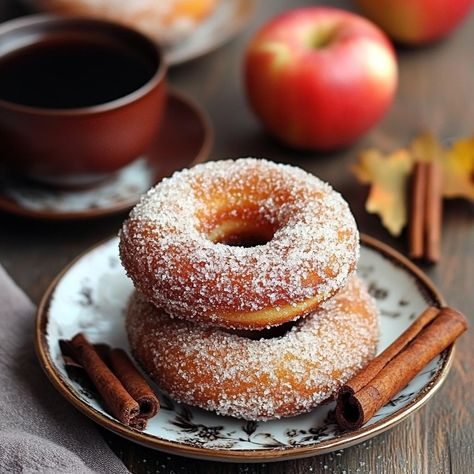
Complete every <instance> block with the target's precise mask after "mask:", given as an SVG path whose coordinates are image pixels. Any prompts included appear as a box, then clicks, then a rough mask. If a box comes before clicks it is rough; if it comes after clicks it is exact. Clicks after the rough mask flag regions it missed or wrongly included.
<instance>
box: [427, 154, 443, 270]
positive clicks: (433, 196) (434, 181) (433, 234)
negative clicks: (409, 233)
mask: <svg viewBox="0 0 474 474" xmlns="http://www.w3.org/2000/svg"><path fill="white" fill-rule="evenodd" d="M441 186H442V174H441V166H440V164H439V163H438V162H435V161H432V162H430V163H428V164H427V168H426V204H425V252H424V253H425V255H424V257H425V258H426V260H428V261H429V262H432V263H436V262H438V261H439V259H440V254H441V251H440V244H441V218H442V206H443V201H442V196H441V192H442V190H441Z"/></svg>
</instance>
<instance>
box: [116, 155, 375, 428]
mask: <svg viewBox="0 0 474 474" xmlns="http://www.w3.org/2000/svg"><path fill="white" fill-rule="evenodd" d="M120 255H121V259H122V263H123V265H124V267H125V269H126V270H127V273H128V275H129V276H130V278H131V279H132V280H133V283H134V285H135V288H136V290H137V291H136V292H135V294H134V295H133V296H132V298H131V300H130V303H129V307H128V312H127V322H126V324H127V332H128V337H129V341H130V346H131V350H132V353H133V355H134V357H135V358H136V359H137V361H138V362H139V363H140V365H141V366H142V367H143V368H144V370H145V371H146V372H147V373H149V374H150V376H151V377H152V378H153V379H154V380H155V381H156V383H157V384H158V385H159V386H160V387H161V388H162V389H163V390H165V391H167V392H168V393H169V394H170V396H171V397H173V398H174V399H176V400H178V401H181V402H185V403H188V404H190V405H195V406H199V407H201V408H205V409H209V410H214V411H216V412H217V413H219V414H222V415H231V416H235V417H239V418H245V419H250V420H266V419H272V418H279V417H283V416H293V415H296V414H299V413H303V412H307V411H309V410H311V409H312V408H314V407H315V406H317V405H319V404H321V403H323V402H325V401H327V400H329V399H331V397H332V396H333V394H334V393H335V392H336V391H337V389H338V388H339V387H340V386H341V385H342V384H343V383H344V382H345V381H346V380H348V379H349V378H350V377H351V376H352V375H353V374H354V373H355V372H357V371H358V370H359V369H360V368H362V366H363V365H364V364H366V363H367V362H368V361H369V360H370V358H371V357H373V355H374V353H375V349H376V343H377V339H378V314H377V310H376V307H375V304H374V302H373V300H372V298H371V297H370V296H369V295H368V293H367V291H366V289H365V287H364V285H363V284H362V283H361V282H360V280H359V279H358V278H357V276H356V275H355V268H356V264H357V261H358V256H359V235H358V231H357V227H356V224H355V221H354V218H353V216H352V214H351V212H350V210H349V207H348V205H347V203H346V202H345V201H344V200H343V198H342V197H341V196H340V195H339V194H338V193H336V192H335V191H334V190H333V189H332V188H331V187H330V186H329V185H328V184H326V183H324V182H322V181H321V180H319V179H318V178H316V177H315V176H313V175H310V174H308V173H306V172H304V171H303V170H300V169H298V168H295V167H291V166H288V165H281V164H276V163H272V162H269V161H266V160H257V159H252V158H246V159H239V160H235V161H233V160H227V161H219V162H210V163H206V164H202V165H198V166H195V167H194V168H192V169H189V170H184V171H180V172H177V173H175V174H174V175H173V176H172V177H171V178H169V179H165V180H163V181H162V182H161V183H160V184H159V185H157V186H156V187H155V188H153V189H151V190H150V191H149V192H148V193H147V194H146V195H145V196H144V197H143V198H142V200H141V201H140V203H139V204H138V205H137V206H136V207H135V208H134V209H133V210H132V212H131V214H130V217H129V218H128V219H127V220H126V221H125V223H124V225H123V228H122V231H121V236H120Z"/></svg>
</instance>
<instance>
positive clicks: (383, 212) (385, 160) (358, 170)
mask: <svg viewBox="0 0 474 474" xmlns="http://www.w3.org/2000/svg"><path fill="white" fill-rule="evenodd" d="M412 167H413V159H412V156H411V155H410V153H409V152H408V151H407V150H398V151H395V152H394V153H392V154H390V155H388V156H384V155H383V154H382V153H381V152H380V151H378V150H375V149H371V150H367V151H365V152H363V153H362V154H361V155H360V156H359V162H358V163H357V164H356V165H355V166H354V167H353V171H354V173H355V175H356V176H357V178H358V179H359V181H361V182H362V183H365V184H370V185H371V188H370V192H369V197H368V199H367V202H366V204H365V208H366V210H367V211H368V212H370V213H374V214H378V215H379V216H380V218H381V219H382V224H383V225H384V227H386V228H387V229H388V231H389V232H390V233H391V234H392V235H400V233H401V231H402V229H403V227H404V226H405V225H406V223H407V219H408V217H407V201H406V200H407V185H408V179H409V177H410V173H411V170H412Z"/></svg>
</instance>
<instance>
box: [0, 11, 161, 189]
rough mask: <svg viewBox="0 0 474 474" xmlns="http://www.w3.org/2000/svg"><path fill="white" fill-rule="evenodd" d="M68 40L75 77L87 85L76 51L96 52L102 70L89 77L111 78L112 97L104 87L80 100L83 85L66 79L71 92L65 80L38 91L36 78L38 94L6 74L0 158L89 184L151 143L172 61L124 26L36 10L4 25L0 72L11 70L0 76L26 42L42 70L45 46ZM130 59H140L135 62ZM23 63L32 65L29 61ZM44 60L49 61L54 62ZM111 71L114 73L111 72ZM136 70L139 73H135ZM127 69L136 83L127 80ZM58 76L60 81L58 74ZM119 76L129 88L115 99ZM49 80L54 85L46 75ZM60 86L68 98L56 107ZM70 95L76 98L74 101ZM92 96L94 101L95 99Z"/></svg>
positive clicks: (63, 180) (46, 178) (30, 171)
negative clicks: (81, 76)
mask: <svg viewBox="0 0 474 474" xmlns="http://www.w3.org/2000/svg"><path fill="white" fill-rule="evenodd" d="M81 42H83V43H84V45H82V44H81ZM62 43H63V50H64V51H70V53H69V52H68V54H67V55H66V56H65V58H66V59H67V61H65V62H67V63H68V64H69V66H70V70H68V71H69V72H71V71H73V72H72V73H71V74H73V75H72V76H71V75H70V77H69V80H71V81H72V82H73V83H75V82H77V84H80V85H81V87H82V84H83V81H82V79H81V80H79V79H78V77H77V76H75V75H74V68H79V67H80V65H81V64H82V63H80V62H79V59H78V61H74V54H78V58H79V57H80V58H81V61H85V63H84V64H86V63H87V59H88V57H89V56H90V57H92V56H94V57H95V56H97V58H95V60H96V62H98V63H99V64H98V65H97V67H99V69H98V70H99V71H102V72H100V73H98V74H97V75H96V76H97V77H95V78H94V76H93V75H92V77H89V76H87V74H85V75H84V77H85V79H87V80H88V81H91V84H95V83H97V84H99V82H100V81H99V79H100V80H102V79H103V80H104V81H105V80H109V81H110V87H107V84H106V83H104V84H101V87H102V89H101V90H102V92H103V96H104V97H106V99H105V100H104V101H103V102H102V101H101V99H100V97H101V96H100V93H101V92H100V91H99V92H97V94H98V95H99V97H94V98H93V99H92V98H89V99H90V100H89V101H87V100H85V102H84V105H81V104H82V103H81V99H80V98H79V99H78V98H77V95H79V91H76V93H75V91H74V88H73V87H72V88H71V90H70V91H68V89H67V87H66V86H67V84H65V85H64V86H65V87H64V88H65V90H66V93H65V92H64V90H63V89H64V88H63V87H62V85H63V84H62V83H59V86H60V87H58V88H57V90H58V93H57V94H56V93H55V90H56V89H54V88H52V90H50V91H48V93H45V95H44V96H43V95H42V94H41V93H40V92H41V90H42V89H41V84H37V83H36V82H31V81H30V82H29V84H30V89H34V90H36V88H38V91H39V92H38V93H37V94H36V95H35V94H28V93H27V91H25V92H24V94H23V95H22V89H21V87H22V86H21V82H18V84H17V83H16V81H15V77H16V76H13V78H12V81H10V83H8V82H5V81H6V79H5V81H3V82H2V80H0V163H2V164H3V165H6V167H7V168H8V169H12V170H15V171H18V172H21V173H23V174H25V175H28V176H29V177H32V178H34V179H37V180H40V181H43V182H47V183H52V184H58V185H62V186H71V185H72V186H77V185H85V184H91V183H93V182H95V181H98V180H101V179H103V178H105V177H107V176H108V175H110V174H111V173H113V172H114V171H117V170H119V169H120V168H122V167H124V166H126V165H127V164H129V163H131V162H132V161H133V160H135V159H136V158H137V157H139V156H141V155H143V154H144V153H146V151H147V150H148V149H149V147H150V145H151V143H152V141H153V139H154V137H155V136H156V133H157V130H158V127H159V125H160V121H161V117H162V113H163V108H164V100H165V92H166V91H165V76H166V65H165V62H164V58H163V54H162V51H161V50H160V48H159V46H158V45H156V44H155V43H154V42H153V41H152V40H150V39H148V38H147V37H146V36H144V35H142V34H141V33H139V32H136V31H134V30H132V29H129V28H127V27H125V26H121V25H118V24H114V23H110V22H107V21H103V20H96V19H86V18H77V17H63V16H56V15H35V16H31V17H24V18H20V19H17V20H12V21H10V22H7V23H4V24H3V25H1V26H0V76H1V77H3V78H5V77H7V76H8V75H7V74H3V75H2V71H4V72H8V71H13V69H12V67H13V66H11V67H10V66H9V65H10V64H15V63H14V61H17V63H16V67H18V64H20V65H21V64H22V63H21V62H20V63H18V60H17V59H15V56H14V55H18V54H20V53H21V54H23V51H27V48H30V51H33V52H35V51H36V49H38V52H37V53H36V52H35V57H37V58H39V59H37V63H38V64H39V65H40V66H39V68H40V70H41V72H43V69H42V65H41V54H45V53H44V51H46V52H47V49H45V48H50V47H53V46H51V45H56V46H54V47H57V45H61V44H62ZM91 44H92V46H91ZM95 44H97V47H95V46H94V45H95ZM71 45H72V46H71ZM86 45H87V48H89V49H87V48H86ZM58 47H59V46H58ZM68 48H69V49H68ZM81 48H82V49H81ZM91 48H92V49H91ZM101 48H102V49H103V50H104V54H105V56H104V58H105V60H104V64H101V61H100V57H101V56H100V55H99V52H100V51H102V49H101ZM76 49H77V50H78V51H82V50H84V51H90V53H89V54H86V53H84V51H83V53H82V56H80V54H79V53H76V52H75V51H76ZM109 50H110V54H109V56H110V57H108V56H107V54H108V53H107V51H109ZM112 50H113V54H112ZM121 51H123V64H124V69H123V71H121V70H119V72H117V71H115V69H117V67H121V64H122V58H121V56H120V54H122V53H121ZM106 53H107V54H106ZM25 54H26V53H25ZM25 57H26V56H25ZM132 58H133V61H135V60H136V61H137V62H136V65H137V66H136V67H135V66H133V64H135V63H133V61H132ZM112 59H113V61H112ZM9 61H10V62H9ZM25 61H26V60H25ZM109 63H110V64H113V66H114V68H115V69H114V71H115V72H113V71H112V70H111V66H110V68H109V70H108V69H107V67H109V66H108V65H109ZM25 64H26V65H28V63H27V62H25ZM59 64H61V61H57V62H56V63H54V64H53V66H54V67H56V69H57V66H58V65H59ZM102 66H103V68H102V69H100V68H101V67H102ZM9 67H10V69H8V68H9ZM44 67H48V63H45V66H44ZM87 67H89V65H88V66H87ZM127 67H128V69H127ZM53 69H54V68H53ZM81 71H82V69H79V72H80V73H81ZM137 71H139V72H137ZM53 72H54V71H53ZM86 72H87V71H86ZM142 72H143V74H142ZM109 73H110V75H111V77H110V78H109V77H108V76H107V74H109ZM131 73H137V74H136V78H135V76H133V74H131ZM145 73H146V74H145ZM20 76H21V75H20ZM38 76H44V74H38ZM59 76H61V74H59ZM129 76H130V83H128V82H126V81H128V77H129ZM132 76H133V77H132ZM23 77H34V75H31V74H30V75H29V76H23ZM45 77H47V76H45ZM52 77H53V78H54V80H56V79H57V78H58V74H56V76H52ZM71 77H72V79H77V80H76V81H75V80H72V79H71ZM139 78H141V79H140V80H139ZM96 79H97V81H96V82H94V81H95V80H96ZM119 79H120V80H119ZM135 79H136V86H135V87H134V83H133V80H135ZM21 80H22V77H18V81H21ZM58 80H60V79H58ZM25 82H26V83H28V81H25ZM53 82H54V81H53ZM117 83H120V84H121V87H122V85H123V88H122V89H123V91H125V92H124V93H123V94H120V95H119V96H117V97H112V98H111V97H109V95H110V94H112V93H113V92H112V91H113V90H114V88H115V89H118V86H117ZM122 83H123V84H122ZM44 84H46V86H49V85H50V83H49V82H47V81H46V80H45V83H44ZM77 84H76V85H77ZM32 85H33V86H34V87H32ZM73 85H74V84H73ZM9 88H10V89H11V90H10V89H9ZM46 89H48V87H46ZM59 89H61V91H59ZM92 89H94V86H92ZM92 89H91V88H90V87H86V86H84V90H82V91H81V93H82V94H85V96H87V94H88V93H89V92H88V91H90V90H92ZM122 89H121V90H122ZM30 92H31V91H30ZM59 92H61V93H62V95H63V97H61V100H62V101H63V102H64V101H65V102H66V103H65V105H63V102H61V106H59V107H58V106H57V103H58V100H59V99H58V97H57V96H61V94H60V93H59ZM119 92H120V91H119ZM48 94H49V95H50V96H51V100H50V102H48V100H49V99H48V98H49V96H48ZM25 97H26V98H25ZM68 98H71V101H70V103H68V102H67V101H68ZM73 99H74V100H73ZM43 100H44V101H45V103H43V102H42V101H43ZM78 101H79V102H78ZM91 101H93V103H89V102H91Z"/></svg>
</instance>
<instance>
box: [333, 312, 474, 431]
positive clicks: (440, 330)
mask: <svg viewBox="0 0 474 474" xmlns="http://www.w3.org/2000/svg"><path fill="white" fill-rule="evenodd" d="M466 329H467V321H466V318H465V316H464V315H463V314H461V313H460V312H459V311H456V310H454V309H452V308H442V309H440V310H439V311H437V312H436V311H433V309H432V308H429V309H428V310H426V311H425V312H424V313H423V314H422V315H421V316H420V317H419V318H418V319H417V320H416V321H415V323H414V324H413V325H412V326H411V327H410V328H409V329H408V330H406V331H405V332H404V333H403V334H402V335H401V336H400V337H399V338H398V339H397V340H396V341H395V342H394V343H393V344H391V345H390V346H389V347H388V348H387V349H386V350H385V351H383V352H382V353H381V354H380V355H379V356H378V357H376V358H375V359H374V360H373V362H372V363H369V364H368V365H367V366H366V367H365V368H363V369H362V370H361V371H360V372H359V373H358V374H357V375H356V376H355V377H353V378H352V379H351V380H349V381H348V382H347V383H346V384H345V385H344V386H343V387H342V389H341V390H340V392H339V396H338V400H337V406H336V420H337V422H338V423H339V424H340V425H341V426H342V427H343V428H346V429H350V430H353V429H357V428H360V427H361V426H362V425H364V424H365V423H367V421H369V420H370V419H371V418H372V416H373V415H374V414H375V413H376V412H377V411H378V410H379V409H380V408H381V407H382V406H384V405H385V404H386V403H387V402H388V401H390V400H391V399H392V398H393V396H394V395H395V394H396V393H398V392H399V391H400V390H401V389H402V388H403V387H405V386H406V385H407V384H408V383H409V382H410V380H412V379H413V378H414V377H415V376H416V374H417V373H418V372H419V371H420V370H421V369H422V368H423V367H424V366H425V365H426V364H428V362H430V361H431V360H432V359H433V358H434V357H435V356H436V355H438V354H439V353H441V352H442V351H443V350H444V349H446V348H447V347H448V346H449V345H450V344H452V343H453V342H454V341H455V340H456V339H457V338H458V337H459V336H460V335H461V334H462V333H463V332H464V331H465V330H466Z"/></svg>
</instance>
